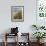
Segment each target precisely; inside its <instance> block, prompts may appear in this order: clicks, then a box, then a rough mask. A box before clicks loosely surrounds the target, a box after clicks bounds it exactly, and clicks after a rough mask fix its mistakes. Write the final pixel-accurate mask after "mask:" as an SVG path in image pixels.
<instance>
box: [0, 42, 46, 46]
mask: <svg viewBox="0 0 46 46" xmlns="http://www.w3.org/2000/svg"><path fill="white" fill-rule="evenodd" d="M15 45H16V44H15V42H14V43H12V42H10V43H8V45H7V46H15ZM0 46H5V45H4V42H2V43H1V42H0ZM21 46H23V45H21ZM24 46H25V45H24ZM30 46H37V44H36V43H33V42H32V43H30ZM41 46H46V43H44V45H41Z"/></svg>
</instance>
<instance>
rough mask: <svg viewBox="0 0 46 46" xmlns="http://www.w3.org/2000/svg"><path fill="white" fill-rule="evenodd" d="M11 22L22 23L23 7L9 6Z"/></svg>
mask: <svg viewBox="0 0 46 46" xmlns="http://www.w3.org/2000/svg"><path fill="white" fill-rule="evenodd" d="M11 21H12V22H23V21H24V6H11Z"/></svg>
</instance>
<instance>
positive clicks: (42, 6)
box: [36, 0, 46, 25]
mask: <svg viewBox="0 0 46 46" xmlns="http://www.w3.org/2000/svg"><path fill="white" fill-rule="evenodd" d="M36 3H37V4H36V9H37V14H36V24H37V25H46V24H45V23H46V0H37V2H36Z"/></svg>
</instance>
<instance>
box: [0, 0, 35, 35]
mask: <svg viewBox="0 0 46 46" xmlns="http://www.w3.org/2000/svg"><path fill="white" fill-rule="evenodd" d="M17 5H18V6H19V5H20V6H24V22H11V6H17ZM32 24H36V0H0V34H2V33H4V32H7V29H9V28H11V27H16V26H17V27H19V32H30V34H32V32H33V31H32V29H31V27H30V26H31V25H32Z"/></svg>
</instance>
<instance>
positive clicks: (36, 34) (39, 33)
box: [33, 32, 46, 43]
mask: <svg viewBox="0 0 46 46" xmlns="http://www.w3.org/2000/svg"><path fill="white" fill-rule="evenodd" d="M45 34H46V33H45V32H35V33H34V34H33V35H34V36H35V37H36V38H37V41H38V43H40V40H41V39H42V38H43V37H44V36H46V35H45Z"/></svg>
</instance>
